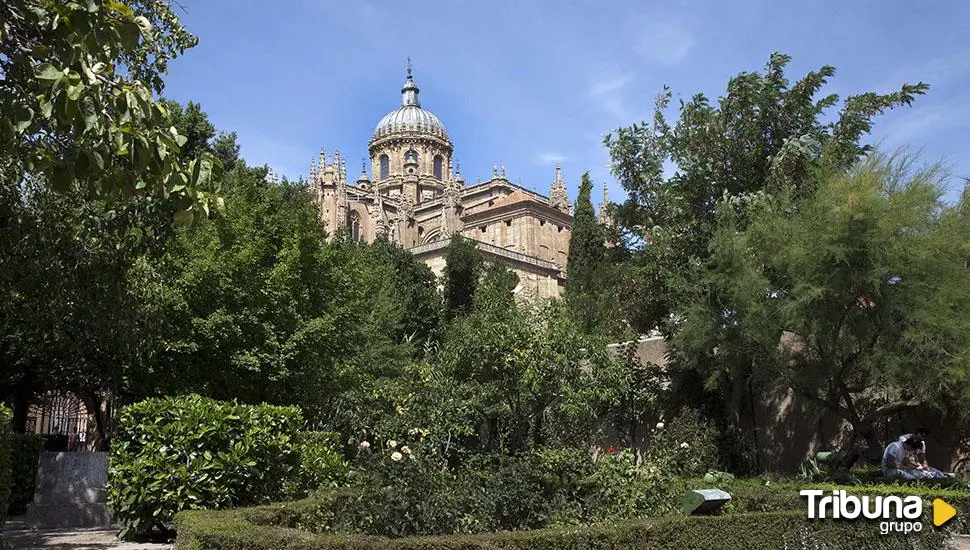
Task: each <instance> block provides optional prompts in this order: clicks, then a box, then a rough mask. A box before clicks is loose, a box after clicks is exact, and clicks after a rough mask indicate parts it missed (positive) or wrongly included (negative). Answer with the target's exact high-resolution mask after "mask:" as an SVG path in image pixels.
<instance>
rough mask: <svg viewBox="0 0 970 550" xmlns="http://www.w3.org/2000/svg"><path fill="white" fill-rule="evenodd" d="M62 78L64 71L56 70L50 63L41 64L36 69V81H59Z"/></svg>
mask: <svg viewBox="0 0 970 550" xmlns="http://www.w3.org/2000/svg"><path fill="white" fill-rule="evenodd" d="M62 76H64V71H61V70H58V69H57V68H56V67H54V66H53V65H51V64H50V63H43V64H41V65H40V66H39V67H37V79H38V80H44V81H48V82H53V81H55V80H60V79H61V77H62Z"/></svg>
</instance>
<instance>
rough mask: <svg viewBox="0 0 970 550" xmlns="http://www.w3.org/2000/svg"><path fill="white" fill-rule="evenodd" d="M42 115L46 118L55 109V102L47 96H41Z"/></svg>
mask: <svg viewBox="0 0 970 550" xmlns="http://www.w3.org/2000/svg"><path fill="white" fill-rule="evenodd" d="M39 103H40V116H42V117H44V118H50V117H51V112H52V111H53V110H54V103H53V102H51V101H50V100H49V99H47V98H45V97H41V98H40V101H39Z"/></svg>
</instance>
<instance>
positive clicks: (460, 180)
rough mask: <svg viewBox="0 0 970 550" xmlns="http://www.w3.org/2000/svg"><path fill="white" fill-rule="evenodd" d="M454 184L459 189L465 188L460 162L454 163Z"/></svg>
mask: <svg viewBox="0 0 970 550" xmlns="http://www.w3.org/2000/svg"><path fill="white" fill-rule="evenodd" d="M455 184H457V185H459V186H461V187H464V186H465V178H463V177H462V175H461V161H456V162H455Z"/></svg>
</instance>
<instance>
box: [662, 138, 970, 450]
mask: <svg viewBox="0 0 970 550" xmlns="http://www.w3.org/2000/svg"><path fill="white" fill-rule="evenodd" d="M911 164H912V161H911V160H910V159H907V158H905V157H894V158H890V159H886V158H884V157H882V156H879V155H873V156H872V157H870V158H869V159H868V160H867V161H866V162H865V163H864V164H862V165H861V166H859V167H858V168H857V169H855V170H853V171H852V172H850V173H848V174H846V175H836V176H831V177H828V178H825V180H823V181H822V182H821V183H820V184H819V187H818V188H817V189H816V190H814V191H812V192H811V193H809V194H808V195H807V196H806V197H805V198H803V199H802V200H800V201H798V202H792V200H791V199H789V198H788V197H786V196H777V197H766V198H765V199H763V200H761V201H758V202H756V203H751V204H749V205H747V206H746V207H745V208H746V209H747V212H748V214H747V220H748V221H747V223H742V222H741V221H740V220H739V216H738V215H737V214H736V207H735V205H733V204H732V203H725V204H724V205H723V206H722V210H721V215H720V218H719V221H720V223H719V226H718V229H717V231H716V232H715V234H714V239H713V242H712V250H713V257H712V265H711V268H710V269H708V270H707V271H706V273H705V274H704V278H703V285H704V287H703V288H704V290H699V291H698V292H696V293H695V294H693V295H692V297H691V301H690V302H688V305H689V307H688V308H687V309H686V310H685V318H684V321H683V323H682V325H681V328H680V331H679V332H678V335H677V337H676V338H675V343H676V345H677V348H678V349H679V350H680V351H681V353H683V354H684V355H685V356H686V357H688V358H691V359H688V360H693V361H696V362H697V363H698V364H700V365H705V364H714V363H716V362H718V361H721V362H724V363H729V364H730V363H732V362H735V361H736V362H739V363H740V362H741V361H747V362H748V363H751V364H754V365H755V366H756V367H757V368H756V369H755V370H754V375H755V376H760V377H762V378H767V379H769V380H779V379H780V380H782V381H784V382H785V383H787V384H788V385H789V387H790V388H791V389H792V390H794V391H795V392H796V393H798V394H799V395H800V396H802V397H803V398H807V399H810V400H812V401H813V402H815V403H818V404H820V405H822V406H824V407H825V408H826V409H827V410H829V411H830V412H832V413H834V414H836V415H838V416H839V417H841V418H842V419H844V420H845V421H846V422H848V423H849V424H850V425H852V427H853V428H854V429H855V436H856V437H857V438H860V439H865V441H866V443H867V444H868V446H869V451H870V453H872V454H873V455H878V453H880V452H881V450H882V442H880V441H879V440H878V438H877V437H876V434H875V431H874V429H873V425H874V423H875V422H877V421H878V420H880V419H881V418H883V417H885V416H886V415H888V414H893V413H896V412H900V411H903V410H906V409H910V408H913V407H915V406H918V405H919V404H920V403H935V404H937V405H940V406H943V405H945V404H947V403H948V402H951V400H956V402H957V403H961V402H964V401H965V400H966V398H967V397H968V396H970V390H968V389H970V370H968V369H967V364H970V363H968V358H970V338H968V335H970V324H968V322H970V321H968V319H967V316H966V315H964V314H963V312H965V311H966V310H967V309H968V308H970V271H968V270H967V268H966V255H965V246H966V243H967V242H968V239H970V224H967V223H966V221H965V220H964V219H962V217H961V215H960V207H951V206H948V205H947V204H945V203H944V202H943V200H942V189H943V187H942V183H941V181H940V173H939V171H938V169H936V168H935V167H929V168H927V169H917V170H914V169H912V166H911ZM719 370H720V369H719V368H718V367H713V368H711V370H710V371H708V373H707V374H708V375H709V376H711V377H716V376H719ZM877 389H878V391H874V390H877ZM958 408H962V407H958Z"/></svg>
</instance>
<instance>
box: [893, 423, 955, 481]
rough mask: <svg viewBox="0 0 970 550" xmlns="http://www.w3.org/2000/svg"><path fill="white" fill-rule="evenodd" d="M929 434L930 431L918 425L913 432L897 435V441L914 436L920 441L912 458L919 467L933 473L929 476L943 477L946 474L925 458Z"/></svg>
mask: <svg viewBox="0 0 970 550" xmlns="http://www.w3.org/2000/svg"><path fill="white" fill-rule="evenodd" d="M929 435H930V431H929V430H928V429H927V428H925V427H919V428H917V429H916V431H915V432H913V433H908V434H903V435H901V436H900V437H899V442H900V443H902V442H904V441H906V440H907V439H909V438H911V437H915V438H916V439H919V440H920V441H921V444H920V447H919V449H916V452H915V453H913V455H912V456H913V460H914V461H915V462H916V464H917V465H918V466H919V469H920V470H922V471H925V472H930V473H931V474H933V475H932V476H931V477H945V476H946V474H944V473H943V472H941V471H940V470H938V469H936V468H934V467H932V466H930V464H929V462H928V461H927V460H926V438H927V437H928V436H929Z"/></svg>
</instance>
